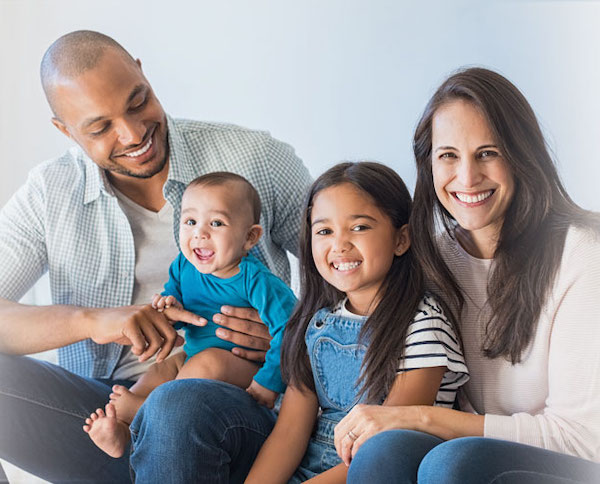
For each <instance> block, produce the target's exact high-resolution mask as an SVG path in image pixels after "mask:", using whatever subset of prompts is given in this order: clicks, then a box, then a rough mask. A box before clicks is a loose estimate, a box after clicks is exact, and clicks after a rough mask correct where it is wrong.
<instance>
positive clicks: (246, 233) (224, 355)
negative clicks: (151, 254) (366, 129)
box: [83, 172, 296, 457]
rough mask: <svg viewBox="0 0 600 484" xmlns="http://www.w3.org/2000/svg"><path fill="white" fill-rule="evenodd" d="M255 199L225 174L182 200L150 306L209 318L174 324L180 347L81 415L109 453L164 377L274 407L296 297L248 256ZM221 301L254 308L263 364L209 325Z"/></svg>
mask: <svg viewBox="0 0 600 484" xmlns="http://www.w3.org/2000/svg"><path fill="white" fill-rule="evenodd" d="M259 221H260V198H259V196H258V193H257V192H256V190H255V188H254V187H253V186H252V185H251V184H250V183H249V182H248V181H247V180H246V179H245V178H243V177H241V176H239V175H236V174H233V173H226V172H216V173H210V174H208V175H203V176H201V177H199V178H196V179H195V180H193V181H192V182H191V183H190V184H189V185H188V186H187V188H186V190H185V192H184V194H183V198H182V199H181V225H180V229H179V244H180V247H181V252H180V254H179V255H178V256H177V258H176V259H175V260H174V261H173V263H172V264H171V267H170V269H169V281H168V282H167V284H166V285H165V290H164V291H163V293H162V295H159V294H156V295H155V296H154V298H153V301H152V305H153V307H154V308H156V309H157V310H158V311H165V313H166V314H168V313H167V312H168V311H169V309H170V308H171V307H179V308H181V307H183V308H185V309H186V310H188V311H190V312H192V313H195V314H197V315H199V316H202V317H203V318H205V319H206V320H207V323H206V325H204V326H193V325H188V324H183V323H177V324H176V325H175V328H177V329H179V328H181V327H183V328H184V330H185V345H184V347H183V350H184V351H183V352H180V353H178V354H175V355H171V356H170V357H168V358H166V359H165V360H164V361H162V362H160V363H156V364H154V365H152V366H151V367H150V368H149V370H148V371H147V372H146V373H145V374H144V375H142V376H141V377H140V379H139V380H138V381H137V382H136V383H135V384H134V385H133V386H132V387H131V389H129V390H128V389H127V388H125V387H124V386H121V385H115V386H114V387H113V393H112V394H111V395H110V402H109V403H108V404H107V405H106V407H105V409H106V412H104V411H102V410H101V409H99V410H97V411H96V412H94V413H92V414H91V415H90V417H89V418H88V419H86V421H85V422H86V425H84V427H83V429H84V431H85V432H87V433H88V434H89V436H90V437H91V439H92V440H93V441H94V443H95V444H96V445H97V446H98V447H99V448H101V449H102V450H103V451H104V452H106V453H107V454H108V455H110V456H112V457H121V456H122V455H123V453H124V452H125V449H126V448H127V444H128V442H129V439H130V434H129V427H128V424H129V423H131V421H132V420H133V417H134V416H135V414H136V412H137V411H138V409H139V408H140V406H141V405H142V403H144V401H145V399H146V398H147V397H148V395H149V394H150V392H151V391H152V390H154V389H155V388H156V387H157V386H159V385H160V384H162V383H165V382H167V381H171V380H174V379H182V378H208V379H214V380H221V381H224V382H227V383H231V384H233V385H237V386H239V387H241V388H245V389H246V391H247V392H248V393H249V394H250V395H252V396H253V397H254V399H255V400H256V401H257V402H259V403H261V404H263V405H266V406H267V407H269V408H272V407H273V404H274V402H275V399H276V398H277V396H278V394H279V393H281V392H282V391H283V390H284V389H285V385H284V384H283V381H282V379H281V372H280V369H279V354H280V347H281V341H282V337H283V329H284V325H285V323H286V322H287V320H288V318H289V317H290V315H291V313H292V310H293V308H294V305H295V304H296V298H295V297H294V294H293V292H292V291H291V289H290V288H289V287H288V286H287V285H286V284H285V283H284V282H283V281H282V280H281V279H279V278H277V277H276V276H275V275H273V274H272V273H271V272H269V270H268V269H267V268H266V267H265V266H264V265H263V264H262V263H261V262H260V261H259V260H258V259H256V258H255V257H253V256H252V255H248V251H249V250H250V249H251V248H252V247H254V246H255V245H256V244H257V242H258V240H259V239H260V236H261V235H262V228H261V226H260V225H259ZM223 305H229V306H235V307H253V308H256V309H257V310H258V313H259V315H260V317H261V319H262V320H263V321H264V322H265V324H266V325H267V326H268V328H269V332H270V334H271V336H272V337H273V340H272V341H271V348H270V350H269V351H268V352H267V354H266V359H265V363H264V365H263V366H262V367H260V366H259V365H257V364H256V363H254V362H252V361H249V360H246V359H243V358H241V357H239V356H236V355H234V354H233V353H232V352H231V349H232V348H234V347H235V345H234V344H233V343H230V342H228V341H224V340H222V339H220V338H218V337H217V336H216V335H215V331H216V329H217V328H218V327H219V326H218V325H217V324H215V323H214V322H212V319H213V316H214V315H215V314H217V313H220V311H221V310H220V308H221V306H223Z"/></svg>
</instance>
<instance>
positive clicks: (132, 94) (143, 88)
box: [81, 84, 148, 129]
mask: <svg viewBox="0 0 600 484" xmlns="http://www.w3.org/2000/svg"><path fill="white" fill-rule="evenodd" d="M147 89H148V87H147V86H146V85H145V84H138V85H137V86H135V87H134V88H133V89H132V90H131V92H130V93H129V96H128V97H127V101H126V102H125V104H126V105H127V104H129V103H131V101H133V100H134V99H135V97H136V96H137V95H138V94H139V93H140V92H144V91H146V90H147ZM105 119H107V117H106V116H96V117H95V118H90V119H87V120H86V121H84V122H83V124H82V125H81V128H82V129H85V128H89V127H90V126H91V125H92V124H94V123H97V122H98V121H104V120H105Z"/></svg>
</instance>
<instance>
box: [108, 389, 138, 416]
mask: <svg viewBox="0 0 600 484" xmlns="http://www.w3.org/2000/svg"><path fill="white" fill-rule="evenodd" d="M112 390H113V392H112V393H111V394H110V403H112V404H113V405H114V406H115V410H116V411H117V417H118V418H119V420H122V421H123V422H126V423H128V424H130V423H131V422H132V421H133V417H135V414H136V413H137V411H138V410H139V409H140V407H141V406H142V403H144V401H145V400H146V397H142V396H140V395H136V394H135V393H131V392H130V391H129V390H128V389H127V388H125V387H124V386H121V385H114V386H113V387H112Z"/></svg>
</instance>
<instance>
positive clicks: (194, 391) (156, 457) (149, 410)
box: [130, 379, 275, 484]
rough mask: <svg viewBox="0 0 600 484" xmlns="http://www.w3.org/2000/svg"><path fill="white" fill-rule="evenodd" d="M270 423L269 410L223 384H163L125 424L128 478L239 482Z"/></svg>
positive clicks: (162, 481) (196, 381) (193, 381)
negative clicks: (128, 437)
mask: <svg viewBox="0 0 600 484" xmlns="http://www.w3.org/2000/svg"><path fill="white" fill-rule="evenodd" d="M274 424H275V414H274V413H273V412H272V411H271V410H269V409H267V408H266V407H264V406H262V405H259V404H258V403H256V401H255V400H254V399H253V398H252V397H251V396H250V395H249V394H248V393H247V392H246V391H244V390H242V389H241V388H238V387H236V386H234V385H230V384H229V383H224V382H221V381H215V380H200V379H190V380H175V381H171V382H168V383H165V384H163V385H161V386H159V387H158V388H157V389H156V390H154V391H153V392H152V393H151V394H150V396H149V397H148V399H147V400H146V402H145V403H144V404H143V405H142V407H141V408H140V410H139V411H138V413H137V415H136V417H135V419H134V420H133V422H132V423H131V426H130V429H131V439H132V440H131V442H132V443H131V447H132V452H131V457H130V462H131V468H132V477H134V478H135V481H136V482H140V483H144V484H147V483H153V482H156V483H160V484H168V483H173V484H186V483H197V484H203V483H237V482H239V483H241V482H243V481H244V479H245V478H246V475H247V474H248V471H249V470H250V467H251V466H252V463H253V462H254V459H255V458H256V455H257V454H258V451H259V450H260V448H261V446H262V444H263V443H264V441H265V440H266V438H267V437H268V435H269V433H270V432H271V430H272V428H273V425H274Z"/></svg>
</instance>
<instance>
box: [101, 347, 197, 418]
mask: <svg viewBox="0 0 600 484" xmlns="http://www.w3.org/2000/svg"><path fill="white" fill-rule="evenodd" d="M184 361H185V353H183V352H182V353H178V354H176V355H173V356H169V357H168V358H167V359H166V360H164V361H161V362H160V363H155V364H154V365H152V366H151V367H150V368H148V371H147V372H146V373H144V374H143V375H142V376H141V377H140V379H139V380H138V381H137V382H136V383H135V384H134V385H133V386H132V387H131V388H130V389H129V390H128V389H127V388H126V387H124V386H122V385H114V386H113V388H112V390H113V393H111V394H110V403H112V404H113V405H114V407H115V410H116V412H117V418H118V419H119V420H122V421H123V422H126V423H128V424H130V423H131V421H132V420H133V417H135V414H136V413H137V411H138V410H139V408H140V407H141V406H142V404H143V403H144V401H145V400H146V397H147V396H148V395H150V392H151V391H152V390H154V389H155V388H156V387H157V386H159V385H162V384H163V383H166V382H168V381H171V380H174V379H175V378H176V377H177V374H178V372H179V370H180V369H181V367H182V366H183V362H184Z"/></svg>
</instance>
